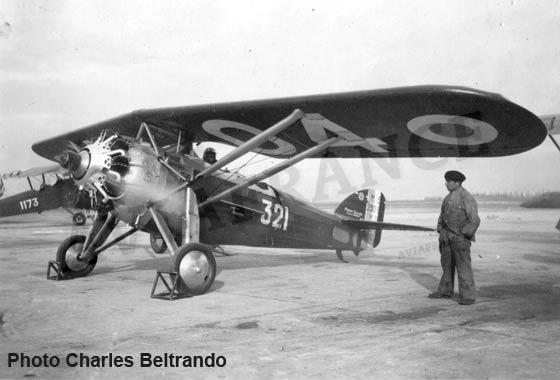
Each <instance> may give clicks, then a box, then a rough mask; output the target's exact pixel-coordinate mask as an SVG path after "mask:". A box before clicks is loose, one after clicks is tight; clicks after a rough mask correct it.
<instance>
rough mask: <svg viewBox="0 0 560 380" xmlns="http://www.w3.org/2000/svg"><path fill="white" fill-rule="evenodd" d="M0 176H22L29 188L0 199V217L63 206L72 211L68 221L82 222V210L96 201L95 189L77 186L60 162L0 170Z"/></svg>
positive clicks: (88, 207)
mask: <svg viewBox="0 0 560 380" xmlns="http://www.w3.org/2000/svg"><path fill="white" fill-rule="evenodd" d="M49 177H50V178H49ZM1 179H3V180H9V179H26V180H27V182H28V184H29V190H27V191H23V192H21V193H17V194H14V195H11V196H9V197H5V198H2V199H0V217H7V216H15V215H23V214H30V213H35V212H36V213H41V212H43V211H47V210H53V209H57V208H63V209H64V210H66V211H68V213H69V214H70V215H72V222H73V223H74V224H76V225H79V226H81V225H83V224H85V222H86V214H85V213H84V211H89V210H93V209H94V208H95V205H96V200H95V193H94V192H91V191H87V190H85V189H80V188H79V187H78V186H77V185H76V184H75V183H74V180H73V179H72V177H71V175H70V173H68V170H66V169H64V168H61V167H60V165H49V166H43V167H36V168H31V169H26V170H14V171H12V172H9V173H4V174H2V176H1ZM33 180H36V181H35V186H34V183H33Z"/></svg>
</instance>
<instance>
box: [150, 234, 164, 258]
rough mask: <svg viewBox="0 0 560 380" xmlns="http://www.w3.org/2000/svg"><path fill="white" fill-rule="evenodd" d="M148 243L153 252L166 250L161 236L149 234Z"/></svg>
mask: <svg viewBox="0 0 560 380" xmlns="http://www.w3.org/2000/svg"><path fill="white" fill-rule="evenodd" d="M150 245H151V246H152V250H153V251H154V253H157V254H160V253H164V252H165V251H167V244H165V240H163V238H162V237H161V236H157V235H154V234H150Z"/></svg>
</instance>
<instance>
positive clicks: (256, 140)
mask: <svg viewBox="0 0 560 380" xmlns="http://www.w3.org/2000/svg"><path fill="white" fill-rule="evenodd" d="M304 116H305V113H303V111H301V110H299V109H296V110H294V111H293V112H292V113H291V114H290V115H289V116H288V117H286V118H285V119H283V120H280V121H279V122H278V123H276V124H274V125H273V126H272V127H270V128H268V129H266V130H264V131H263V132H261V133H259V134H258V135H256V136H254V137H253V138H252V139H250V140H247V141H246V142H245V143H243V144H242V145H240V146H239V147H237V148H236V149H234V150H232V151H231V152H229V153H228V154H226V155H225V156H224V157H223V158H222V159H221V160H218V161H216V162H215V163H214V164H212V165H210V166H209V167H207V168H206V169H204V170H203V171H201V172H200V173H198V175H197V176H196V178H201V177H204V176H206V175H209V174H212V173H214V172H215V171H217V170H219V169H221V168H223V167H224V166H226V165H227V164H229V163H230V162H232V161H234V160H236V159H238V158H239V157H241V156H242V155H244V154H245V153H247V152H249V151H250V150H252V149H254V148H256V147H257V146H259V145H261V144H262V143H264V142H265V141H266V140H268V139H269V138H270V137H271V136H275V135H277V134H278V133H280V132H281V131H283V130H284V129H286V128H288V127H289V126H290V125H292V124H293V123H295V122H296V121H298V120H299V119H301V118H302V117H304Z"/></svg>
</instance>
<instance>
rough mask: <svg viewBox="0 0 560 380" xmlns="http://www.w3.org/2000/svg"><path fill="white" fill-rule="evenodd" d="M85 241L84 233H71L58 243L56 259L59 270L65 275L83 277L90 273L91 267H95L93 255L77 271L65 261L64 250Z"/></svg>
mask: <svg viewBox="0 0 560 380" xmlns="http://www.w3.org/2000/svg"><path fill="white" fill-rule="evenodd" d="M85 241H86V237H85V236H84V235H72V236H70V237H69V238H67V239H66V240H63V241H62V243H60V246H59V247H58V250H57V252H56V261H58V263H59V266H60V270H61V271H62V274H64V275H65V276H70V277H84V276H87V275H88V274H90V273H91V271H92V270H93V268H95V264H97V256H94V257H93V258H92V259H91V260H90V262H89V263H88V264H87V266H86V267H85V268H84V269H81V270H78V271H76V270H73V269H72V268H70V267H69V266H68V263H67V262H66V252H67V251H68V249H69V248H70V247H72V246H73V245H75V244H83V243H84V242H85Z"/></svg>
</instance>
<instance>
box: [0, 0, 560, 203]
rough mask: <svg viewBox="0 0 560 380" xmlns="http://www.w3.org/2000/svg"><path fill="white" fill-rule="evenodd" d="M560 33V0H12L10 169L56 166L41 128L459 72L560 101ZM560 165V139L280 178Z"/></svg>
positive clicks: (6, 105)
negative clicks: (41, 145)
mask: <svg viewBox="0 0 560 380" xmlns="http://www.w3.org/2000/svg"><path fill="white" fill-rule="evenodd" d="M559 42H560V7H559V6H558V3H557V1H553V0H551V1H538V2H536V1H511V0H510V1H450V0H444V1H434V0H429V1H428V0H426V1H411V0H403V1H394V0H391V1H371V0H368V1H344V2H341V1H301V0H298V1H283V2H279V1H274V2H265V1H260V2H257V1H188V2H187V1H162V0H158V1H76V0H72V1H70V0H69V1H53V0H49V1H44V2H42V1H32V2H30V1H12V0H3V1H2V4H1V6H0V172H2V173H3V172H8V171H12V170H14V169H24V168H28V167H31V166H37V165H45V164H48V162H47V161H45V160H44V159H42V158H40V157H38V156H37V155H35V154H34V153H33V152H32V151H31V149H30V146H31V144H32V143H34V142H36V141H38V140H41V139H43V138H47V137H50V136H52V135H54V134H60V133H63V132H65V131H68V130H71V129H75V128H79V127H82V126H85V125H88V124H91V123H93V122H96V121H100V120H103V119H106V118H109V117H113V116H116V115H119V114H122V113H126V112H129V111H131V110H134V109H138V108H154V107H167V106H176V105H189V104H199V103H212V102H223V101H237V100H249V99H261V98H271V97H288V96H295V95H308V94H320V93H332V92H345V91H355V90H367V89H379V88H387V87H400V86H409V85H419V84H446V85H459V86H467V87H474V88H478V89H481V90H485V91H490V92H497V93H500V94H502V95H503V96H505V97H507V98H508V99H510V100H512V101H514V102H516V103H519V104H520V105H522V106H523V107H525V108H527V109H529V110H531V111H532V112H534V113H535V114H537V115H543V114H550V113H560V43H559ZM221 152H223V150H219V153H221ZM269 164H270V160H267V161H264V162H261V163H260V165H253V166H248V167H247V168H246V169H245V173H251V171H252V170H257V169H258V168H259V167H262V165H269ZM559 165H560V152H558V151H556V150H555V148H554V146H553V145H552V143H551V142H550V141H548V140H547V141H546V142H545V143H543V145H541V146H540V147H538V148H536V149H534V150H533V151H530V152H527V153H524V154H520V155H517V156H513V157H506V158H486V159H459V160H457V159H446V160H442V159H437V158H436V159H429V160H422V161H413V160H409V159H399V160H394V159H393V160H389V159H385V160H369V161H368V162H363V161H354V160H352V161H349V160H347V161H344V160H338V161H335V162H329V163H325V162H320V161H319V160H313V161H306V162H303V163H300V164H298V165H297V166H296V167H295V168H293V169H291V170H289V171H288V172H286V173H283V174H281V175H279V176H277V177H276V178H273V179H272V182H273V183H274V184H277V185H278V184H279V185H280V186H283V187H285V188H289V189H291V190H293V191H295V192H297V193H298V194H299V195H300V196H302V197H304V198H307V199H309V200H315V201H326V200H338V199H341V198H343V197H344V196H345V195H346V193H348V192H351V191H355V190H359V188H361V187H362V186H368V187H376V188H379V189H380V190H382V191H383V192H385V193H386V196H387V198H388V199H390V200H391V199H407V198H413V199H421V198H423V197H425V196H434V195H444V194H445V188H444V186H443V179H442V176H443V173H444V172H445V171H446V170H449V169H451V168H453V169H459V170H461V171H463V172H464V173H465V174H466V176H467V182H465V187H467V188H468V189H469V190H471V191H473V192H493V191H514V190H519V191H527V190H537V189H549V190H560V176H559V175H558V166H559ZM318 173H319V174H318ZM10 185H11V184H8V185H7V187H8V190H9V191H10ZM12 191H13V190H12Z"/></svg>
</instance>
